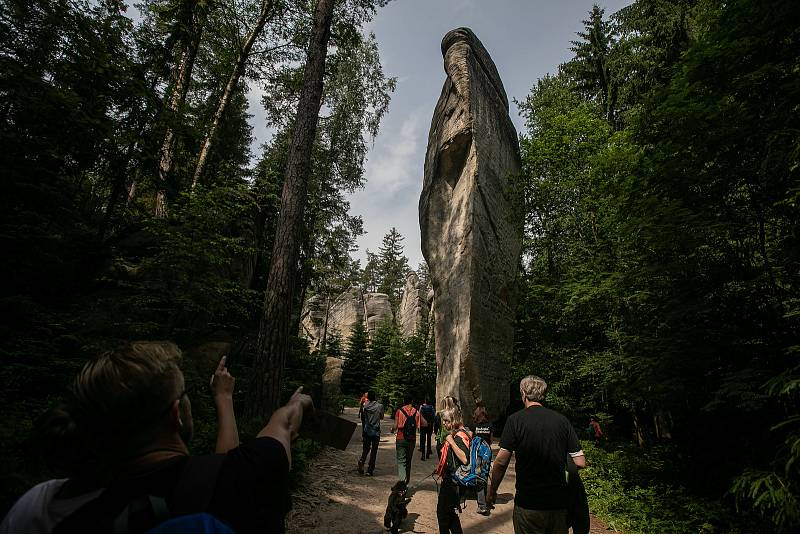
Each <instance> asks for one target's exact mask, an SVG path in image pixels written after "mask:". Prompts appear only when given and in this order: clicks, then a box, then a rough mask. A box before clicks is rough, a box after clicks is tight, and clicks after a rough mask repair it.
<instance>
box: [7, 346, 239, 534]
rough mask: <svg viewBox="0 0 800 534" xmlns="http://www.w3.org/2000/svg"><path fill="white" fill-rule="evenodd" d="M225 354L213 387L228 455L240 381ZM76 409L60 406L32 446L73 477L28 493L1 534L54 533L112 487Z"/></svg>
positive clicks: (234, 438) (220, 443)
mask: <svg viewBox="0 0 800 534" xmlns="http://www.w3.org/2000/svg"><path fill="white" fill-rule="evenodd" d="M226 360H227V357H226V356H223V357H222V358H221V359H220V361H219V364H218V365H217V368H216V369H215V371H214V374H213V375H211V380H210V383H209V386H210V389H211V393H212V397H213V399H214V405H215V407H216V411H217V438H216V447H215V452H217V453H225V452H227V451H229V450H231V449H233V448H235V447H237V446H238V445H239V433H238V430H237V427H236V416H235V414H234V410H233V388H234V384H235V382H236V380H235V378H234V377H233V376H232V375H231V374H230V372H229V371H228V368H227V367H226V365H225V364H226ZM74 414H75V408H74V407H73V406H70V405H69V404H67V403H61V404H59V405H58V406H56V407H54V408H53V409H51V410H49V411H48V412H47V413H46V414H45V415H44V416H43V417H42V418H41V419H40V420H39V421H38V422H37V424H36V425H35V426H34V429H33V436H32V442H33V443H34V445H35V447H36V448H37V451H38V453H39V454H40V455H41V459H42V461H43V463H44V464H45V466H46V468H47V469H48V470H52V471H55V472H57V473H60V474H67V475H69V478H58V479H51V480H47V481H45V482H42V483H41V484H37V485H36V486H34V487H33V488H31V490H29V491H28V492H26V493H25V494H24V495H23V496H22V497H21V498H20V499H19V500H18V501H17V502H16V503H15V504H14V506H13V508H12V509H11V510H10V511H9V512H8V514H6V517H5V519H4V520H3V522H2V524H0V534H10V533H13V532H19V531H20V530H24V531H26V532H30V533H33V534H45V533H49V532H52V531H53V529H54V528H55V526H56V525H57V524H58V523H60V522H61V521H62V520H63V519H64V518H65V517H67V516H68V515H70V514H72V513H73V512H75V511H76V510H78V509H79V508H80V507H82V506H83V505H85V504H87V503H89V502H90V501H92V500H94V499H95V498H97V497H98V496H99V495H100V494H101V493H102V492H103V488H104V486H106V485H107V484H108V483H109V480H108V473H107V468H105V466H103V465H100V463H99V462H98V458H97V455H96V454H94V453H93V452H92V450H91V444H90V443H88V442H87V440H86V437H85V436H84V435H83V433H82V432H81V431H80V430H79V429H78V426H77V423H76V421H75V419H74Z"/></svg>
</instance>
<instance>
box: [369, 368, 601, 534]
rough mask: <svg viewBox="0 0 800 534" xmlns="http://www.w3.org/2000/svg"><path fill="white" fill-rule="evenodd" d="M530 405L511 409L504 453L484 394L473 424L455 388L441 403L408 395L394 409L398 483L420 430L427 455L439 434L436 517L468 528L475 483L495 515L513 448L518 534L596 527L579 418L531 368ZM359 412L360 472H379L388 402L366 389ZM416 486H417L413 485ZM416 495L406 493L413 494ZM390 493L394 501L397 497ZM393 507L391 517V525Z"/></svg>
mask: <svg viewBox="0 0 800 534" xmlns="http://www.w3.org/2000/svg"><path fill="white" fill-rule="evenodd" d="M519 391H520V398H521V400H522V403H523V405H524V409H523V410H520V411H518V412H516V413H514V414H511V415H510V416H509V417H508V418H507V420H506V423H505V425H504V427H503V432H502V436H501V438H500V447H499V451H498V452H497V455H496V457H494V458H493V454H492V452H491V448H490V447H491V444H492V430H493V425H492V422H491V420H490V418H489V414H488V413H487V410H486V407H485V406H484V405H483V404H482V403H481V402H477V403H476V407H475V410H474V411H473V413H472V425H471V426H470V427H469V428H467V427H466V426H465V425H464V416H463V413H462V411H461V406H460V402H459V400H458V399H456V398H455V397H452V396H447V397H444V398H443V399H441V401H440V403H439V406H438V410H436V409H434V407H433V406H432V405H430V404H429V403H428V399H427V398H425V399H424V401H423V402H422V404H420V405H419V406H418V407H416V408H415V407H414V405H413V400H412V397H411V396H409V395H407V396H406V397H405V398H404V399H403V405H402V406H401V407H400V408H398V409H397V410H396V411H395V412H394V414H393V418H394V423H393V425H392V428H391V432H392V433H395V434H396V445H395V450H396V459H397V478H398V484H396V485H395V486H394V487H393V488H392V492H393V494H394V492H396V491H397V488H398V485H399V487H400V488H401V489H402V491H405V490H406V488H408V484H409V482H410V475H411V460H412V457H413V452H414V447H415V442H416V434H417V432H419V434H420V440H419V449H418V450H419V452H420V457H421V460H423V461H424V460H425V459H426V458H427V457H430V456H431V453H432V447H431V436H432V435H435V449H436V453H437V458H438V459H439V461H438V464H437V467H436V470H435V474H436V476H437V477H438V480H439V481H440V484H439V485H438V500H437V506H436V517H437V522H438V526H439V532H440V533H461V532H462V528H461V521H460V519H459V513H461V512H462V510H463V508H464V503H465V500H466V495H467V493H468V492H470V491H474V493H475V497H476V501H477V503H478V508H477V513H479V514H481V515H484V516H489V515H490V514H491V509H492V508H494V504H495V502H496V500H497V489H498V488H499V486H500V483H501V482H502V480H503V478H504V477H505V473H506V470H507V468H508V465H509V463H510V460H511V456H512V454H513V455H515V456H516V495H515V497H514V511H513V516H512V517H513V525H514V532H515V534H566V533H567V532H568V530H569V528H570V527H572V528H573V532H574V533H576V534H578V533H580V532H588V505H587V504H586V496H585V492H583V486H582V484H581V483H580V478H579V477H578V473H577V470H578V469H582V468H584V467H585V466H586V460H585V457H584V453H583V450H582V448H581V445H580V441H579V440H578V437H577V435H576V433H575V430H574V428H573V426H572V424H571V423H570V422H569V420H567V418H566V417H564V416H563V415H561V414H560V413H558V412H556V411H554V410H551V409H549V408H546V407H544V406H543V405H542V402H543V401H544V398H545V395H546V393H547V383H546V382H545V381H544V380H543V379H541V378H539V377H537V376H533V375H531V376H527V377H525V378H523V379H522V381H521V382H520V385H519ZM359 416H360V419H361V423H362V437H363V451H362V454H361V458H360V459H359V461H358V472H359V473H360V474H364V465H365V463H366V462H367V457H369V462H368V463H367V468H366V474H367V475H369V476H372V475H373V473H374V471H375V459H376V455H377V449H378V444H379V442H380V433H381V426H380V423H381V420H382V419H383V418H384V407H383V405H382V404H381V403H380V402H378V401H377V400H376V398H375V393H374V392H373V391H369V392H366V393H364V396H363V397H362V399H361V403H360V409H359ZM590 428H591V431H592V432H593V433H595V436H594V437H595V439H596V440H598V441H599V439H600V436H601V435H602V431H601V430H600V426H599V423H598V422H597V420H596V419H595V418H594V417H592V418H591V420H590ZM409 489H410V488H409ZM409 500H410V499H406V501H409ZM393 502H396V500H395V501H393V499H392V497H391V496H390V501H389V507H391V506H392V505H393ZM390 516H391V510H389V509H387V514H386V519H385V521H386V523H385V526H386V527H387V528H389V527H390V524H389V517H390Z"/></svg>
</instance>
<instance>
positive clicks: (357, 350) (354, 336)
mask: <svg viewBox="0 0 800 534" xmlns="http://www.w3.org/2000/svg"><path fill="white" fill-rule="evenodd" d="M344 356H345V360H344V364H343V365H342V393H344V394H346V395H361V394H362V393H364V392H365V391H367V390H369V389H370V388H371V387H372V383H373V381H374V380H375V368H374V365H373V363H372V355H371V353H370V350H369V337H368V336H367V330H366V328H364V325H363V324H362V323H361V322H358V323H356V324H355V326H354V327H353V331H352V333H351V335H350V340H349V343H348V346H347V350H346V351H345V352H344Z"/></svg>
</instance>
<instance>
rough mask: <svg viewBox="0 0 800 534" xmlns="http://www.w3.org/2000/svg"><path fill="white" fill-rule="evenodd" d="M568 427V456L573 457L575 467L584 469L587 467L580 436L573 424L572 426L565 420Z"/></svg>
mask: <svg viewBox="0 0 800 534" xmlns="http://www.w3.org/2000/svg"><path fill="white" fill-rule="evenodd" d="M564 421H565V422H566V425H567V432H568V435H567V447H568V448H567V454H569V455H570V456H571V457H572V461H573V462H575V466H576V467H577V468H578V469H583V468H584V467H586V457H585V456H584V455H583V449H581V442H580V441H579V440H578V435H577V434H576V433H575V428H573V426H572V424H570V423H569V422H568V421H567V420H566V419H564Z"/></svg>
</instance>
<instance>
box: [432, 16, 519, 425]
mask: <svg viewBox="0 0 800 534" xmlns="http://www.w3.org/2000/svg"><path fill="white" fill-rule="evenodd" d="M442 55H443V56H444V70H445V72H446V73H447V79H446V80H445V82H444V86H443V88H442V93H441V95H440V97H439V101H438V102H437V104H436V108H435V110H434V114H433V119H432V121H431V129H430V133H429V135H428V149H427V153H426V157H425V180H424V184H423V189H422V194H421V196H420V202H419V217H420V229H421V231H422V252H423V255H424V256H425V259H426V261H427V263H428V267H429V269H430V275H431V281H432V285H433V292H434V305H435V308H436V313H435V319H434V333H435V340H436V341H435V342H436V364H437V381H436V397H437V398H442V397H443V396H445V395H454V396H456V397H458V398H460V399H461V401H462V409H463V411H464V415H465V416H467V417H469V415H471V413H472V410H473V409H474V406H475V403H476V402H477V401H478V400H482V401H483V402H484V403H485V404H486V406H487V408H488V409H489V412H490V414H491V415H492V416H493V417H496V416H499V415H501V414H502V413H504V412H505V409H506V406H507V404H508V376H509V372H510V366H511V351H512V347H513V333H514V329H513V321H514V306H515V298H514V287H515V278H516V275H517V265H518V262H519V254H520V249H521V243H522V223H521V217H520V214H519V211H518V209H517V208H518V206H519V202H518V200H517V198H516V197H515V192H514V191H515V190H514V187H513V185H512V182H511V180H510V177H512V176H513V175H516V174H517V173H518V172H519V169H520V157H519V144H518V140H517V133H516V131H515V129H514V126H513V124H512V123H511V119H510V118H509V116H508V97H507V96H506V93H505V90H504V88H503V83H502V81H501V80H500V76H499V74H498V72H497V68H496V67H495V65H494V62H493V61H492V59H491V57H490V56H489V53H488V52H487V51H486V49H485V48H484V46H483V44H481V42H480V41H479V40H478V38H477V37H476V36H475V35H474V34H473V33H472V31H471V30H469V29H468V28H458V29H456V30H453V31H451V32H449V33H448V34H447V35H445V37H444V39H443V40H442Z"/></svg>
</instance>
